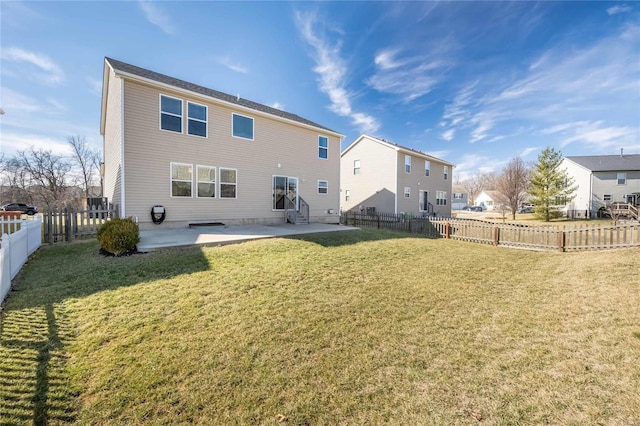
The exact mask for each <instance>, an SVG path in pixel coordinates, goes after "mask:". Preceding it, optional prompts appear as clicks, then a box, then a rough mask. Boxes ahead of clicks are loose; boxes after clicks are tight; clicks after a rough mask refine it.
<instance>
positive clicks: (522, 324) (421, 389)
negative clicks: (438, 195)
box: [0, 230, 640, 425]
mask: <svg viewBox="0 0 640 426" xmlns="http://www.w3.org/2000/svg"><path fill="white" fill-rule="evenodd" d="M638 270H640V251H638V250H631V249H629V250H620V251H609V252H590V253H579V254H557V253H538V252H527V251H520V250H508V249H501V248H496V247H491V246H484V245H474V244H469V243H463V242H457V241H451V240H429V239H420V238H409V237H407V236H405V235H402V234H395V233H390V232H378V231H364V230H363V231H354V232H341V233H335V234H317V235H310V236H306V237H304V238H301V239H271V240H260V241H252V242H246V243H242V244H237V245H228V246H222V247H212V248H203V249H197V248H189V249H175V250H166V251H162V252H155V253H149V254H144V255H135V256H131V257H125V258H108V257H103V256H101V255H99V254H98V247H97V245H96V244H95V243H79V244H71V245H58V246H50V247H43V248H41V249H40V250H39V251H38V252H37V253H36V255H35V258H34V259H32V260H30V262H29V263H28V264H27V265H26V266H25V268H24V269H23V271H22V272H21V273H20V274H19V276H18V278H17V279H16V280H15V291H13V293H12V294H11V295H10V297H9V299H8V300H7V303H6V306H5V311H4V313H3V318H2V329H1V330H0V333H1V334H0V423H3V424H4V423H7V424H34V423H35V424H44V423H48V424H62V423H66V422H77V423H79V424H126V425H130V424H265V425H269V424H291V425H298V424H310V425H323V424H331V425H335V424H367V425H368V424H384V423H388V424H475V423H478V422H481V423H482V424H488V425H500V424H504V425H506V424H509V425H512V424H575V425H582V424H638V423H640V398H638V395H640V368H638V366H639V365H640V309H639V308H638V307H639V306H640V278H639V276H638V274H637V271H638Z"/></svg>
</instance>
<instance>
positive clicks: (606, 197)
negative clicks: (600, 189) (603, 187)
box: [602, 194, 611, 202]
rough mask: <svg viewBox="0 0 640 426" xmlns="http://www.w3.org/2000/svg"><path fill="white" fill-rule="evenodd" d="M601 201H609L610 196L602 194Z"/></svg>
mask: <svg viewBox="0 0 640 426" xmlns="http://www.w3.org/2000/svg"><path fill="white" fill-rule="evenodd" d="M602 201H605V202H609V201H611V194H604V195H603V196H602Z"/></svg>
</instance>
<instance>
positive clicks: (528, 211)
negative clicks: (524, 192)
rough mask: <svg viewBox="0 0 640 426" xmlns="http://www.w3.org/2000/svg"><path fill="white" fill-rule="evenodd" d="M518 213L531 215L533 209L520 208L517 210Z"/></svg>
mask: <svg viewBox="0 0 640 426" xmlns="http://www.w3.org/2000/svg"><path fill="white" fill-rule="evenodd" d="M518 213H533V207H521V208H519V209H518Z"/></svg>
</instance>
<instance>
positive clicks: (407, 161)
mask: <svg viewBox="0 0 640 426" xmlns="http://www.w3.org/2000/svg"><path fill="white" fill-rule="evenodd" d="M404 172H405V173H411V156H410V155H405V156H404Z"/></svg>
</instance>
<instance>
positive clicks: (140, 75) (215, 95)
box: [103, 57, 344, 136]
mask: <svg viewBox="0 0 640 426" xmlns="http://www.w3.org/2000/svg"><path fill="white" fill-rule="evenodd" d="M104 61H105V66H109V67H110V68H111V69H112V70H113V71H114V72H115V73H116V75H119V76H122V77H129V78H133V79H136V80H145V81H147V82H150V83H156V84H160V85H166V86H172V87H174V88H177V89H182V90H186V91H189V92H192V93H194V94H197V95H202V96H205V97H208V98H212V99H214V100H218V101H222V102H223V103H226V104H232V105H236V106H239V107H242V108H243V109H251V110H254V111H258V112H261V113H264V114H269V115H272V116H275V117H277V118H280V119H284V120H288V121H293V122H296V123H299V124H303V125H306V126H310V127H315V128H317V129H321V130H325V131H327V132H331V133H333V134H334V135H337V136H344V135H342V134H340V133H338V132H336V131H335V130H331V129H329V128H328V127H325V126H323V125H321V124H318V123H315V122H313V121H311V120H307V119H306V118H303V117H300V116H299V115H296V114H292V113H290V112H287V111H282V110H280V109H277V108H273V107H270V106H267V105H263V104H260V103H258V102H253V101H250V100H248V99H243V98H240V96H239V95H238V96H233V95H229V94H227V93H224V92H220V91H218V90H213V89H209V88H207V87H204V86H200V85H197V84H193V83H189V82H187V81H184V80H180V79H178V78H174V77H170V76H168V75H164V74H160V73H157V72H155V71H151V70H148V69H145V68H140V67H137V66H135V65H131V64H127V63H125V62H121V61H118V60H116V59H112V58H108V57H105V58H104ZM103 90H104V88H103Z"/></svg>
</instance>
